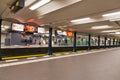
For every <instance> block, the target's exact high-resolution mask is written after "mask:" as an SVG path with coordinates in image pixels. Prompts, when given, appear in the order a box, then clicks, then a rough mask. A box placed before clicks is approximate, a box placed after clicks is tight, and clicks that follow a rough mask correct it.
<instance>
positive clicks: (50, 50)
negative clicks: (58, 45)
mask: <svg viewBox="0 0 120 80" xmlns="http://www.w3.org/2000/svg"><path fill="white" fill-rule="evenodd" d="M48 55H52V28H49V42H48Z"/></svg>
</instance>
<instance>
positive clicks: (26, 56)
mask: <svg viewBox="0 0 120 80" xmlns="http://www.w3.org/2000/svg"><path fill="white" fill-rule="evenodd" d="M45 55H46V54H35V55H25V56H13V57H3V58H2V60H10V59H22V58H29V57H42V56H45Z"/></svg>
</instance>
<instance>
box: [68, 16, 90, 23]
mask: <svg viewBox="0 0 120 80" xmlns="http://www.w3.org/2000/svg"><path fill="white" fill-rule="evenodd" d="M88 20H91V18H89V17H88V18H81V19H75V20H71V21H70V22H72V23H75V22H81V21H88Z"/></svg>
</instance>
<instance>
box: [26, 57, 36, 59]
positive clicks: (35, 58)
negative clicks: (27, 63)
mask: <svg viewBox="0 0 120 80" xmlns="http://www.w3.org/2000/svg"><path fill="white" fill-rule="evenodd" d="M36 58H37V57H30V58H27V59H36Z"/></svg>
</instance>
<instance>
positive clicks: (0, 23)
mask: <svg viewBox="0 0 120 80" xmlns="http://www.w3.org/2000/svg"><path fill="white" fill-rule="evenodd" d="M1 25H2V19H0V61H2V53H1V35H2V34H1V30H2V28H1Z"/></svg>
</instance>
